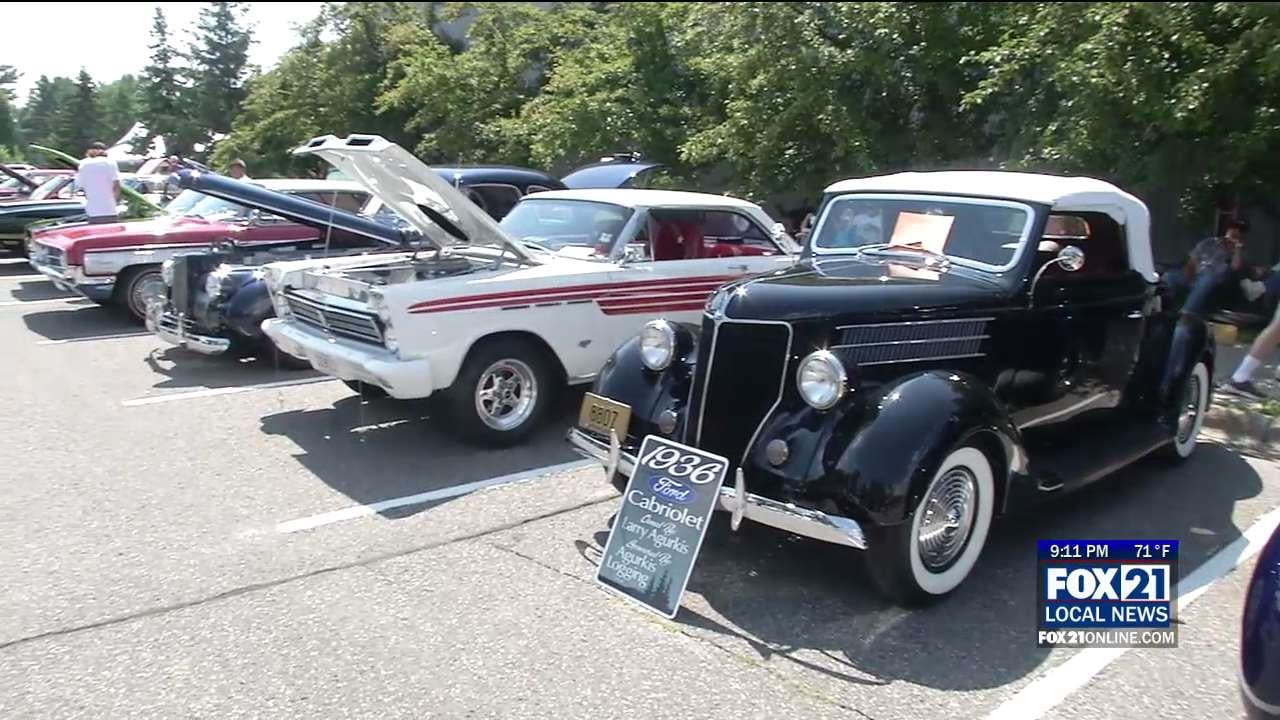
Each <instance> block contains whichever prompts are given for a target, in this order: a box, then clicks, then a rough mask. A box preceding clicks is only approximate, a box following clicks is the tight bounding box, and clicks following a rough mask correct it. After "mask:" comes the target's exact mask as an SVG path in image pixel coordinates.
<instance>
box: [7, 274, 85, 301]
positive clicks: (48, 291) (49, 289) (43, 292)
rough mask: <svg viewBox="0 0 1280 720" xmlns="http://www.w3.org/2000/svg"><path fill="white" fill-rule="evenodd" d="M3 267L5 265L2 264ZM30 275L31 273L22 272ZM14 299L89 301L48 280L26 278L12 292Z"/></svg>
mask: <svg viewBox="0 0 1280 720" xmlns="http://www.w3.org/2000/svg"><path fill="white" fill-rule="evenodd" d="M0 267H3V266H0ZM22 274H24V275H28V274H30V273H22ZM10 295H11V296H12V297H13V299H14V300H24V301H31V300H56V299H58V298H67V299H76V300H82V301H84V302H89V301H88V300H85V299H84V298H82V297H80V296H79V295H77V294H75V293H72V292H67V291H66V290H59V289H58V288H56V287H54V285H53V283H51V282H49V281H48V280H24V281H22V282H19V283H18V286H17V287H16V288H14V289H13V291H12V292H11V293H10Z"/></svg>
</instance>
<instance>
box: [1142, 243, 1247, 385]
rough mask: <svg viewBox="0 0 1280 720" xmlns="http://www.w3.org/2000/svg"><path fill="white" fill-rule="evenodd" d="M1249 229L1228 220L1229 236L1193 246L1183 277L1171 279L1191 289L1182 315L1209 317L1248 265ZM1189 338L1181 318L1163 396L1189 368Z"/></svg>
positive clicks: (1175, 330) (1172, 348) (1176, 283)
mask: <svg viewBox="0 0 1280 720" xmlns="http://www.w3.org/2000/svg"><path fill="white" fill-rule="evenodd" d="M1248 232H1249V223H1248V222H1247V221H1245V220H1243V219H1239V218H1237V219H1235V220H1232V221H1231V222H1229V223H1227V232H1226V234H1225V235H1223V236H1222V237H1211V238H1205V239H1204V240H1201V241H1200V242H1198V243H1196V246H1195V247H1194V248H1192V249H1191V254H1190V256H1189V257H1188V258H1187V264H1186V266H1185V267H1184V268H1183V270H1182V273H1181V277H1178V276H1176V275H1175V276H1174V277H1173V278H1171V279H1170V284H1171V285H1174V286H1175V287H1177V286H1183V287H1189V288H1190V291H1189V292H1188V293H1187V299H1186V301H1185V302H1183V303H1182V316H1188V315H1191V316H1205V315H1208V314H1210V313H1211V312H1213V310H1214V309H1215V308H1214V303H1215V301H1216V300H1217V297H1218V293H1219V291H1221V290H1222V289H1223V288H1224V287H1225V286H1227V285H1228V284H1230V283H1231V281H1232V279H1233V278H1234V277H1236V275H1237V274H1238V273H1239V272H1240V271H1241V269H1243V268H1244V258H1243V256H1242V251H1243V250H1244V238H1245V235H1246V234H1248ZM1189 339H1190V337H1189V335H1188V328H1187V325H1186V324H1185V323H1183V322H1182V317H1179V320H1178V323H1177V325H1176V326H1175V328H1174V331H1173V342H1172V344H1171V345H1170V348H1169V364H1168V365H1167V366H1166V368H1165V374H1164V380H1163V382H1161V385H1160V390H1161V393H1162V394H1163V395H1166V396H1167V395H1168V393H1169V391H1170V389H1171V388H1172V385H1173V381H1174V379H1175V378H1177V377H1180V376H1181V375H1182V373H1183V371H1184V370H1185V368H1184V367H1183V365H1185V364H1186V348H1187V343H1188V341H1189Z"/></svg>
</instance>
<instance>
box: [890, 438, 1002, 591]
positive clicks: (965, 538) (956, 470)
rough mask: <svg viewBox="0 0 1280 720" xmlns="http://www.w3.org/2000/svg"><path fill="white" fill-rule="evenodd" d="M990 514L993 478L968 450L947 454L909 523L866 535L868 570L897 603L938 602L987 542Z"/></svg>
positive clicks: (981, 457)
mask: <svg viewBox="0 0 1280 720" xmlns="http://www.w3.org/2000/svg"><path fill="white" fill-rule="evenodd" d="M994 511H995V473H994V471H993V470H992V467H991V460H990V459H989V458H988V457H987V455H986V453H984V452H982V451H981V450H979V449H978V448H977V447H975V446H973V445H962V446H960V447H958V448H956V449H954V450H952V451H951V452H950V453H949V454H948V455H947V456H946V458H945V459H943V461H942V464H941V465H939V467H938V470H937V472H935V473H934V475H933V478H932V479H931V481H930V483H929V486H928V487H927V488H926V489H925V492H924V493H923V495H922V496H921V497H920V499H919V501H918V502H917V504H916V506H915V507H914V508H913V509H912V512H911V517H910V519H909V521H906V522H902V523H900V524H898V525H895V526H892V527H885V528H878V529H875V531H874V532H872V533H871V538H870V543H869V547H868V549H867V561H868V563H869V566H868V570H869V571H870V574H871V578H872V580H873V581H874V582H875V584H876V586H877V587H878V589H879V590H880V591H881V593H883V594H884V595H886V596H887V597H889V598H890V599H892V600H894V601H895V602H898V603H901V604H919V603H922V602H930V601H933V600H938V599H941V598H942V597H945V596H946V595H948V594H950V593H951V592H952V591H954V590H955V589H956V588H957V587H959V586H960V584H961V583H962V582H964V580H965V578H967V577H968V576H969V573H970V572H971V571H972V570H973V568H974V565H976V564H977V562H978V557H979V555H981V554H982V548H983V547H984V546H985V545H986V543H987V534H988V532H989V531H990V529H991V519H992V516H993V514H994Z"/></svg>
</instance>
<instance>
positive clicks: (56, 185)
mask: <svg viewBox="0 0 1280 720" xmlns="http://www.w3.org/2000/svg"><path fill="white" fill-rule="evenodd" d="M66 184H67V178H65V177H62V176H59V175H54V176H53V177H51V178H49V179H48V180H45V181H44V182H42V183H40V186H39V187H37V188H36V189H35V190H32V191H31V199H32V200H49V199H51V198H54V197H57V195H58V191H59V190H61V189H62V188H63V187H64V186H66Z"/></svg>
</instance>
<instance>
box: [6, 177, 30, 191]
mask: <svg viewBox="0 0 1280 720" xmlns="http://www.w3.org/2000/svg"><path fill="white" fill-rule="evenodd" d="M24 187H27V184H26V183H24V182H22V181H21V180H19V179H18V178H15V177H11V178H5V179H4V182H0V190H16V189H18V188H24Z"/></svg>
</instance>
